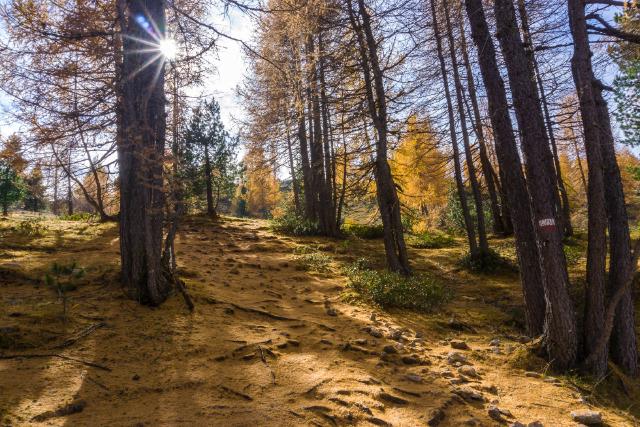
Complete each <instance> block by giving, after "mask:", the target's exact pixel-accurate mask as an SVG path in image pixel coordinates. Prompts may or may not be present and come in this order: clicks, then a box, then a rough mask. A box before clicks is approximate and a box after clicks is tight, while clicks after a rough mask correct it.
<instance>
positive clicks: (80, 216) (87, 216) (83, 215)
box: [60, 212, 96, 221]
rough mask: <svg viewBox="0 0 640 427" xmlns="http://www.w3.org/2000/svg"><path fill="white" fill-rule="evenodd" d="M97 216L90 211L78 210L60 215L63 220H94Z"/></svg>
mask: <svg viewBox="0 0 640 427" xmlns="http://www.w3.org/2000/svg"><path fill="white" fill-rule="evenodd" d="M95 218H96V215H95V214H92V213H89V212H77V213H73V214H71V215H67V214H65V215H60V219H61V220H63V221H93V220H94V219H95Z"/></svg>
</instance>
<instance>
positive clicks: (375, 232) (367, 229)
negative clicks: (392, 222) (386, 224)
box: [342, 223, 384, 239]
mask: <svg viewBox="0 0 640 427" xmlns="http://www.w3.org/2000/svg"><path fill="white" fill-rule="evenodd" d="M342 232H343V233H344V234H350V235H352V236H356V237H359V238H361V239H381V238H382V237H384V229H383V227H382V224H353V223H345V224H343V225H342Z"/></svg>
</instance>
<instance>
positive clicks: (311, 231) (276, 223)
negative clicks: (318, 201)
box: [271, 212, 319, 236]
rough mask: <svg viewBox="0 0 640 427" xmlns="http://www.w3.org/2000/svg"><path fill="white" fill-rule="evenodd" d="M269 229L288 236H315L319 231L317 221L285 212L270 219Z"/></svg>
mask: <svg viewBox="0 0 640 427" xmlns="http://www.w3.org/2000/svg"><path fill="white" fill-rule="evenodd" d="M271 229H272V230H273V231H275V232H277V233H281V234H286V235H289V236H315V235H318V233H319V228H318V223H317V222H314V221H310V220H308V219H305V218H303V217H301V216H300V215H298V214H296V213H295V212H287V213H285V214H284V215H282V216H279V217H276V218H273V219H272V220H271Z"/></svg>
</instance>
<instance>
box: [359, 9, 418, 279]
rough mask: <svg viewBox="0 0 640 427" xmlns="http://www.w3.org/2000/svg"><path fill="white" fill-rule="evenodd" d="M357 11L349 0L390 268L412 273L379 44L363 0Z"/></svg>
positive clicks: (401, 272)
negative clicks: (393, 170) (391, 148)
mask: <svg viewBox="0 0 640 427" xmlns="http://www.w3.org/2000/svg"><path fill="white" fill-rule="evenodd" d="M357 4H358V12H359V13H358V15H359V17H356V16H355V11H354V10H353V6H352V3H351V0H349V1H348V12H349V20H350V22H351V26H352V29H353V31H354V33H355V35H356V38H357V43H358V51H359V54H360V65H361V68H362V75H363V77H364V83H365V92H366V101H367V107H368V109H369V115H370V116H371V120H372V122H373V124H374V126H375V128H376V133H377V140H376V159H375V165H374V166H375V168H374V169H375V178H376V190H377V191H376V193H377V199H378V207H379V209H380V216H381V219H382V226H383V229H384V247H385V253H386V256H387V266H388V268H389V270H391V271H395V272H398V273H400V274H403V275H409V274H411V269H410V267H409V258H408V256H407V247H406V245H405V242H404V233H403V230H402V219H401V217H400V201H399V199H398V194H397V192H396V186H395V183H394V181H393V175H391V168H390V167H389V162H388V159H387V137H388V128H387V126H388V123H387V119H388V117H387V101H386V94H385V90H384V79H383V74H382V68H381V66H380V62H379V60H378V45H377V43H376V40H375V37H374V35H373V30H372V28H371V17H370V16H369V12H368V11H367V6H366V5H365V3H364V0H357Z"/></svg>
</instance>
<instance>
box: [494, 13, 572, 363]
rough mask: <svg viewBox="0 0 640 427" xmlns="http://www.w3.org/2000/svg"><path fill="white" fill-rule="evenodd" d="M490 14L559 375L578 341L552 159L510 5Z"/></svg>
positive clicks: (549, 349)
mask: <svg viewBox="0 0 640 427" xmlns="http://www.w3.org/2000/svg"><path fill="white" fill-rule="evenodd" d="M494 11H495V16H496V23H497V28H498V34H497V36H498V40H499V41H500V46H501V48H502V56H503V57H504V60H505V63H506V66H507V72H508V75H509V83H510V87H511V93H512V97H513V104H514V107H515V111H516V118H517V120H518V125H519V128H520V133H521V141H522V150H523V152H524V155H525V159H526V161H525V165H526V172H527V183H528V188H529V195H530V197H531V201H532V210H533V219H534V226H535V227H536V228H537V230H536V231H537V236H538V248H539V251H540V257H541V260H542V271H543V274H544V277H545V280H544V282H543V283H544V284H545V299H546V317H545V344H546V348H547V352H548V355H549V358H550V360H551V362H552V364H553V365H554V366H555V367H557V368H558V369H560V370H564V369H567V368H570V367H572V366H574V364H575V361H576V356H577V349H578V348H577V347H578V338H577V331H576V320H575V314H574V312H573V305H572V302H571V299H570V298H569V292H568V285H569V277H568V273H567V266H566V260H565V255H564V251H563V246H562V236H561V233H560V231H559V230H558V227H557V224H558V219H557V217H556V209H555V208H556V202H555V200H556V198H555V195H554V194H557V192H556V180H555V176H554V175H553V173H552V172H553V159H552V156H551V150H550V149H549V143H548V140H547V136H546V133H545V124H544V118H543V116H542V110H541V108H540V99H539V98H538V94H537V91H536V85H535V76H534V73H533V70H532V69H531V64H530V63H529V61H528V59H527V55H526V52H525V49H524V45H523V43H522V40H521V38H520V34H519V32H518V26H517V23H516V22H517V21H516V14H515V9H514V6H513V0H496V1H495V3H494Z"/></svg>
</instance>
